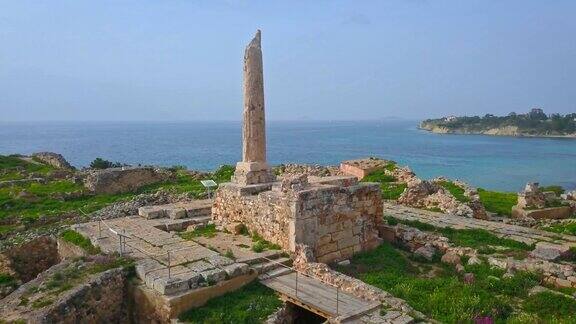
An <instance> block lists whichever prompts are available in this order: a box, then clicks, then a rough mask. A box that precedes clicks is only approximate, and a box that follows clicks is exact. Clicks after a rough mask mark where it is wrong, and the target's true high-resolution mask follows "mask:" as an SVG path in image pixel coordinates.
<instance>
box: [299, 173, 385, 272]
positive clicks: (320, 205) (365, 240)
mask: <svg viewBox="0 0 576 324" xmlns="http://www.w3.org/2000/svg"><path fill="white" fill-rule="evenodd" d="M294 206H295V209H296V217H295V222H294V229H293V230H294V233H295V242H296V243H301V244H306V245H308V246H310V247H312V248H313V249H314V254H315V255H316V258H317V260H318V261H319V262H324V263H328V262H332V261H339V260H344V259H348V258H350V257H351V256H352V255H353V254H354V253H357V252H360V251H363V250H369V249H372V248H374V247H376V246H378V244H379V243H380V239H379V238H378V229H377V225H378V224H379V223H380V222H381V219H382V213H383V211H382V198H381V193H380V188H379V187H378V185H369V184H356V185H352V186H347V187H344V186H342V187H341V186H325V187H319V188H312V189H310V190H304V191H301V192H298V195H297V200H296V202H295V204H294Z"/></svg>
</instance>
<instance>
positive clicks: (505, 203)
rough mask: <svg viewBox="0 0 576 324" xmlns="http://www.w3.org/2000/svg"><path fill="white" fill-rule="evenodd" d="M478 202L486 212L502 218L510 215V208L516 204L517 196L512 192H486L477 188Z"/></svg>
mask: <svg viewBox="0 0 576 324" xmlns="http://www.w3.org/2000/svg"><path fill="white" fill-rule="evenodd" d="M478 194H479V195H480V202H482V204H483V205H484V208H486V210H487V211H489V212H492V213H496V214H498V215H502V216H510V215H511V214H512V206H514V205H516V204H517V203H518V194H516V193H513V192H498V191H488V190H484V189H482V188H478Z"/></svg>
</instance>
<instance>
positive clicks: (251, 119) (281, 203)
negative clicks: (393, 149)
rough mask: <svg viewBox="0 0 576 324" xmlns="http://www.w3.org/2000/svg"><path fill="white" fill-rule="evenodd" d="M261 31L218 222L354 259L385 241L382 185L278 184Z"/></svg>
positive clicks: (344, 181)
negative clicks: (270, 147) (270, 150)
mask: <svg viewBox="0 0 576 324" xmlns="http://www.w3.org/2000/svg"><path fill="white" fill-rule="evenodd" d="M263 80H264V77H263V65H262V50H261V33H260V31H257V33H256V36H255V37H254V39H252V41H251V42H250V43H249V44H248V46H247V47H246V51H245V55H244V112H243V126H242V130H243V132H242V161H241V162H238V164H237V166H236V172H235V174H234V177H233V179H232V181H231V182H230V183H225V184H222V185H220V188H219V189H218V191H217V193H216V197H215V203H214V206H213V209H212V217H213V219H214V221H215V222H216V224H218V225H219V226H221V227H224V228H226V229H228V230H229V231H231V232H237V231H238V230H239V229H241V228H243V227H246V228H247V229H248V230H249V231H250V232H251V233H252V234H258V235H260V236H261V237H263V238H264V239H266V240H268V241H270V242H272V243H275V244H278V245H280V246H281V247H282V248H283V249H284V250H287V251H290V252H294V251H295V249H296V246H297V245H298V244H304V245H307V246H308V247H310V248H311V249H312V251H313V252H314V254H315V256H316V258H317V260H318V261H320V262H326V263H327V262H333V261H339V260H343V259H348V258H350V257H351V256H352V255H353V254H354V253H356V252H360V251H363V250H367V249H371V248H374V247H376V246H377V245H378V244H379V243H380V241H381V240H380V238H379V237H378V229H377V227H378V224H379V223H380V222H381V215H382V198H381V192H380V188H379V185H378V184H371V183H360V182H358V179H357V178H356V177H354V176H330V177H307V176H306V175H298V176H285V177H283V178H282V179H278V181H277V180H276V177H275V176H274V174H273V173H272V171H271V169H270V167H269V166H268V164H267V162H266V135H265V133H266V132H265V126H266V125H265V118H264V115H265V109H264V107H265V104H264V84H263Z"/></svg>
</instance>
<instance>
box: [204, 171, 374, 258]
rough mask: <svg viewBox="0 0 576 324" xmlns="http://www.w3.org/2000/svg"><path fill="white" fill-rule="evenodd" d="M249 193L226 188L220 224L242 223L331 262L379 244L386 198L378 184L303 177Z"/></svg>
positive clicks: (217, 211)
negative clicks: (312, 251)
mask: <svg viewBox="0 0 576 324" xmlns="http://www.w3.org/2000/svg"><path fill="white" fill-rule="evenodd" d="M244 192H246V190H244V187H241V186H239V185H236V184H232V183H230V184H224V185H221V187H220V189H219V190H218V191H217V193H216V199H215V203H214V207H213V209H212V215H213V218H214V221H215V222H216V223H217V224H219V225H222V226H224V227H229V226H230V227H233V225H235V224H238V223H242V224H244V225H246V226H247V227H248V229H249V230H250V231H251V232H256V233H258V234H259V235H260V236H262V237H263V238H264V239H266V240H268V241H270V242H272V243H276V244H278V245H280V246H281V247H282V248H283V249H285V250H288V251H294V250H295V246H296V244H297V243H301V244H306V245H308V246H310V247H312V248H313V249H314V253H315V255H316V256H317V258H318V260H319V261H320V262H326V263H328V262H332V261H338V260H343V259H347V258H349V257H351V256H352V254H354V253H356V252H359V251H362V250H367V249H371V248H373V247H375V246H377V245H378V244H379V243H380V239H379V238H378V229H377V227H378V224H380V222H381V219H382V198H381V192H380V188H379V186H378V185H377V184H367V183H360V184H359V183H357V181H356V179H354V178H353V177H327V178H319V179H315V180H314V182H312V183H310V184H308V183H307V180H306V179H305V178H302V176H299V177H298V179H285V180H283V182H282V183H275V184H274V186H273V188H272V190H267V191H263V192H260V193H258V194H255V195H249V194H245V193H244Z"/></svg>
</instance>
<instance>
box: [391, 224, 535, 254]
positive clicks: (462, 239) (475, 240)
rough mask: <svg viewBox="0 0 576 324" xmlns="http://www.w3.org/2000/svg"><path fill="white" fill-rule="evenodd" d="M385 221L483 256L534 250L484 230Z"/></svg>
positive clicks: (524, 244)
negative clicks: (403, 225)
mask: <svg viewBox="0 0 576 324" xmlns="http://www.w3.org/2000/svg"><path fill="white" fill-rule="evenodd" d="M385 219H386V220H387V222H388V224H389V225H396V224H398V223H401V224H405V225H408V226H411V227H415V228H417V229H419V230H421V231H426V232H436V233H438V234H440V235H442V236H445V237H447V238H448V239H449V240H450V242H452V243H454V244H455V245H457V246H466V247H471V248H475V249H477V250H478V251H479V252H480V253H483V254H492V253H494V252H496V249H495V248H494V247H501V248H500V249H498V251H500V252H503V253H506V252H508V253H510V252H517V255H518V254H520V255H521V254H524V253H522V252H527V251H530V250H532V249H533V248H534V247H533V246H531V245H528V244H526V243H522V242H518V241H514V240H511V239H506V238H501V237H498V236H496V235H494V234H492V233H490V232H488V231H486V230H483V229H453V228H448V227H447V228H440V227H435V226H433V225H430V224H426V223H422V222H419V221H407V220H399V219H397V218H394V217H392V216H386V217H385Z"/></svg>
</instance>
